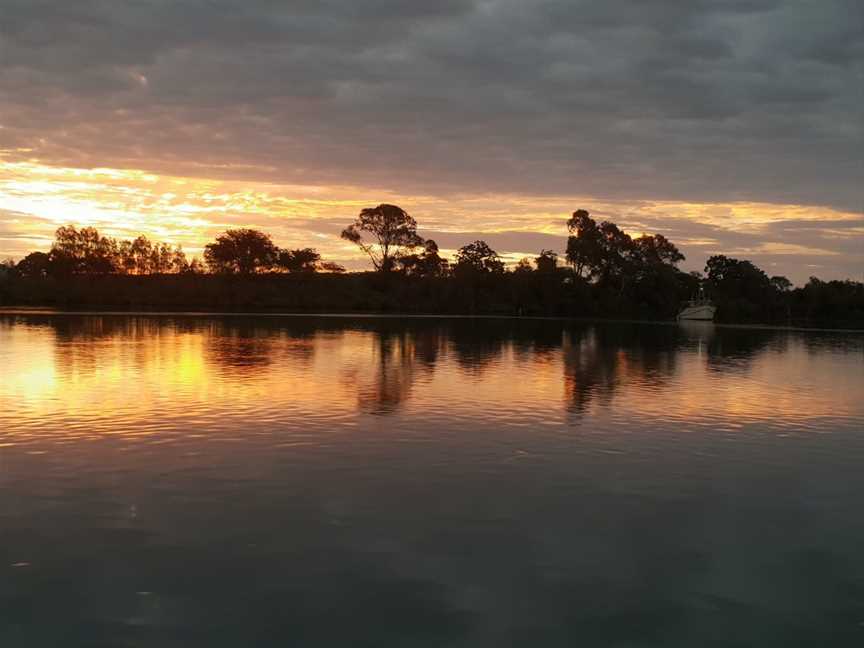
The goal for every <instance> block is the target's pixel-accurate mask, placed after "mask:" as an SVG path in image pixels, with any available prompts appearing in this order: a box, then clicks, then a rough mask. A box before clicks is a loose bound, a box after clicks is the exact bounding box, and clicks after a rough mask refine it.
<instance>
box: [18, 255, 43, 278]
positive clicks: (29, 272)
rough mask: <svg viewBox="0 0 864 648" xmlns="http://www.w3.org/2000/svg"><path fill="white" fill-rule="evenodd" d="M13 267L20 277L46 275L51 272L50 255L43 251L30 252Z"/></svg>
mask: <svg viewBox="0 0 864 648" xmlns="http://www.w3.org/2000/svg"><path fill="white" fill-rule="evenodd" d="M15 269H16V270H17V272H18V274H20V275H21V276H22V277H47V276H48V275H50V274H51V256H50V255H48V254H45V252H31V253H30V254H28V255H27V256H25V257H24V258H23V259H21V260H20V261H19V262H18V265H16V266H15Z"/></svg>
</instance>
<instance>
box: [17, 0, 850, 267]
mask: <svg viewBox="0 0 864 648" xmlns="http://www.w3.org/2000/svg"><path fill="white" fill-rule="evenodd" d="M862 106H864V3H861V2H860V1H859V0H820V1H818V2H816V1H812V2H809V1H804V0H800V1H798V0H785V1H779V0H724V1H720V0H662V1H661V0H604V1H603V2H587V1H578V0H438V1H436V2H402V1H399V0H365V1H364V0H293V1H291V2H281V1H277V0H230V1H229V0H76V1H75V2H69V1H68V0H0V257H13V258H20V257H22V256H23V255H24V254H26V253H27V252H29V251H31V250H34V249H43V250H44V249H47V248H48V247H49V246H50V241H51V238H52V236H53V231H54V229H56V228H57V227H58V226H59V225H64V224H70V223H74V224H78V225H95V226H96V227H98V228H99V229H100V231H103V232H104V233H107V234H110V235H113V236H119V237H134V236H136V235H138V234H139V233H144V234H147V235H148V236H150V237H152V238H157V239H160V240H167V241H170V242H173V243H179V244H182V245H183V247H184V249H186V250H187V252H188V253H189V254H200V251H201V248H202V247H203V245H204V244H205V243H206V242H208V241H209V240H212V239H213V238H214V237H215V235H216V234H218V233H219V232H221V231H223V230H224V229H226V228H230V227H240V226H242V227H255V228H260V229H263V230H264V231H267V232H269V233H270V234H272V236H273V239H274V241H275V242H276V243H277V244H279V245H281V246H283V247H306V246H312V247H316V248H317V249H318V250H319V251H320V252H321V253H322V254H323V255H324V257H325V258H326V259H328V260H333V261H337V262H340V263H343V264H344V265H346V266H347V267H349V268H362V267H365V266H366V265H367V264H366V263H365V262H364V260H363V259H362V256H361V254H360V253H359V251H358V250H356V249H355V248H353V247H352V246H351V244H350V243H347V242H345V241H342V240H340V239H339V232H340V231H341V229H342V228H344V227H345V226H346V225H348V224H349V223H350V222H351V221H352V220H353V218H354V217H355V216H356V215H357V213H358V212H359V211H360V209H361V208H363V207H368V206H374V205H376V204H379V203H382V202H390V203H395V204H398V205H400V206H401V207H403V208H404V209H406V210H407V211H408V212H409V213H410V214H411V215H412V216H414V217H415V218H416V219H417V221H418V223H419V225H420V233H421V234H423V235H424V236H427V237H431V238H434V239H435V240H436V241H438V243H439V245H440V247H441V248H442V249H443V250H444V251H452V250H455V249H456V248H458V247H459V246H461V245H464V244H465V243H469V242H471V241H472V240H474V239H477V238H483V239H485V240H486V241H488V242H489V243H490V244H491V245H492V247H493V248H495V249H496V250H497V251H498V252H499V253H501V254H502V255H503V256H505V258H507V259H508V260H510V261H515V260H516V259H518V258H521V257H522V256H533V255H536V254H537V253H538V252H539V251H540V249H542V248H550V249H555V250H558V251H563V248H564V246H565V244H566V235H567V232H566V227H565V223H566V220H567V218H568V217H569V216H570V214H571V213H572V212H573V211H574V210H576V209H579V208H584V209H588V210H589V211H590V212H591V213H592V216H594V217H595V218H596V219H597V220H612V221H614V222H616V223H618V224H619V225H620V226H622V227H623V228H624V229H625V230H626V231H627V232H629V233H630V234H632V235H639V234H642V233H655V232H656V233H662V234H664V235H665V236H667V237H668V238H670V239H671V240H672V241H673V242H675V243H676V244H677V245H678V246H679V248H680V249H681V251H682V252H683V253H684V254H685V255H686V256H687V261H686V262H684V264H683V267H684V268H685V269H688V270H690V269H701V268H702V266H703V265H704V262H705V259H706V258H707V257H708V256H710V255H712V254H718V253H722V254H727V255H729V256H735V257H738V258H747V259H751V260H753V261H754V262H756V263H757V264H758V265H760V266H761V267H763V268H764V269H765V270H766V272H768V273H769V274H771V275H773V274H783V275H786V276H788V277H789V278H791V279H792V280H793V281H795V282H796V283H799V284H800V283H803V282H805V281H806V280H807V278H808V277H809V276H811V275H816V276H819V277H821V278H823V279H835V278H839V279H844V278H854V279H857V280H862V279H864V189H862V187H864V153H862V151H864V108H862Z"/></svg>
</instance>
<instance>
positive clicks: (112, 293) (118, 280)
mask: <svg viewBox="0 0 864 648" xmlns="http://www.w3.org/2000/svg"><path fill="white" fill-rule="evenodd" d="M668 288H669V287H668V286H667V290H659V289H656V290H651V289H641V290H638V291H632V292H631V296H627V295H621V294H618V293H617V292H615V291H609V290H606V289H604V288H603V287H602V286H598V285H597V284H591V283H588V282H586V281H579V280H576V281H574V280H572V279H571V278H569V277H568V276H567V275H566V274H564V273H550V274H543V273H528V274H524V275H520V274H516V273H507V274H504V275H497V276H477V277H470V278H455V277H432V278H417V277H406V276H403V275H392V276H387V275H381V274H380V273H350V274H344V275H338V274H299V275H291V274H264V275H254V276H246V277H243V276H225V275H207V274H204V275H199V274H174V275H149V276H129V275H103V276H72V277H66V278H52V277H45V278H27V277H19V278H15V279H13V280H7V281H4V282H2V283H0V307H5V308H7V309H8V308H12V307H17V308H25V309H31V308H47V309H57V310H63V311H94V312H95V311H99V312H118V313H127V314H128V313H135V312H142V313H151V312H174V313H202V314H208V313H209V314H220V313H261V314H279V313H282V314H322V315H339V314H344V315H384V316H440V315H448V316H475V317H476V316H500V317H513V316H522V317H567V318H577V319H594V320H597V319H608V320H619V321H620V320H638V321H669V320H674V318H675V314H676V312H677V308H678V304H679V303H680V301H682V300H684V299H686V297H687V295H686V293H685V292H684V289H683V288H682V289H681V290H669V289H668ZM634 293H635V294H636V295H637V297H636V298H634V297H632V295H633V294H634ZM818 297H819V299H818V300H817V299H813V298H812V297H811V296H808V295H807V294H805V291H802V290H797V291H794V292H792V293H787V294H786V295H782V300H778V301H777V302H775V303H771V304H756V303H751V302H748V301H746V300H741V299H739V300H730V299H725V300H722V299H721V300H720V301H719V302H718V306H719V308H718V313H717V321H718V323H724V324H742V325H753V324H761V325H769V326H783V327H789V326H793V327H802V328H832V329H834V328H836V329H847V330H848V329H856V328H858V329H860V328H864V299H858V300H857V301H856V300H855V299H852V300H851V301H850V300H849V299H847V300H846V301H845V302H841V303H836V300H835V302H832V301H831V300H829V299H826V298H825V295H818Z"/></svg>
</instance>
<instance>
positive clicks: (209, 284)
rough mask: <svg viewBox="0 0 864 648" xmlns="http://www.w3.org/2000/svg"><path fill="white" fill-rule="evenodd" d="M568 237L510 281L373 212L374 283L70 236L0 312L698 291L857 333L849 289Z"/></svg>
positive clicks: (539, 305) (384, 306)
mask: <svg viewBox="0 0 864 648" xmlns="http://www.w3.org/2000/svg"><path fill="white" fill-rule="evenodd" d="M566 227H567V231H568V234H569V235H568V238H567V240H566V253H565V255H564V258H563V259H559V257H558V254H557V253H556V252H554V251H552V250H541V251H540V252H539V253H538V254H537V256H536V257H535V258H533V259H529V258H525V259H522V260H521V261H519V262H518V263H517V264H515V266H513V267H512V268H510V269H508V268H507V267H506V265H505V263H504V261H503V259H502V258H501V257H500V255H499V254H498V253H497V252H496V251H495V250H493V249H492V248H491V247H490V246H489V245H488V243H486V242H485V241H482V240H477V241H473V242H470V243H467V244H466V245H464V246H462V247H461V248H459V250H458V251H457V252H456V255H455V257H454V258H453V259H452V260H449V259H446V258H444V257H442V256H441V254H440V250H439V248H438V245H437V244H436V242H435V241H433V240H431V239H429V240H427V239H424V238H423V237H421V236H420V235H419V234H418V232H417V222H416V221H415V220H414V219H413V218H412V217H411V216H410V215H409V214H408V213H407V212H405V211H404V210H403V209H401V208H400V207H398V206H396V205H388V204H382V205H378V206H377V207H372V208H366V209H363V210H362V211H361V212H360V214H359V215H358V217H357V218H356V219H355V221H354V222H353V223H351V224H350V225H349V226H348V227H346V228H345V229H344V230H343V232H342V238H343V239H345V240H346V241H350V242H352V243H354V244H355V245H357V246H358V248H359V249H360V250H361V251H362V252H363V253H364V254H365V255H367V256H368V257H369V259H370V261H371V263H372V266H373V268H374V271H373V272H352V273H345V271H344V268H342V267H341V266H339V265H338V264H336V263H332V262H327V261H325V260H323V259H322V258H321V255H320V254H319V253H318V252H317V250H315V249H313V248H301V249H282V248H279V247H278V246H277V245H276V244H275V243H274V242H273V240H272V239H271V238H270V236H269V235H268V234H266V233H264V232H260V231H257V230H254V229H232V230H228V231H226V232H224V233H222V234H220V235H219V236H218V237H217V238H216V240H215V241H213V242H211V243H209V244H207V245H206V247H205V248H204V255H203V257H204V258H203V260H199V259H197V258H194V259H192V260H191V261H190V260H188V259H187V258H186V255H185V254H184V252H183V250H182V249H181V248H180V247H179V246H172V245H170V244H167V243H160V242H151V241H150V240H148V239H147V238H146V237H143V236H140V237H138V238H137V239H135V240H134V241H118V240H116V239H112V238H109V237H105V236H102V235H100V234H99V232H98V231H97V230H96V229H94V228H92V227H85V228H82V229H76V228H75V227H73V226H67V227H61V228H60V229H58V230H57V234H56V240H55V242H54V244H53V245H52V246H51V249H50V250H49V251H48V252H32V253H30V254H28V255H27V256H26V257H24V258H23V259H22V260H21V261H19V262H18V263H14V262H11V261H7V262H5V264H3V266H2V269H0V304H4V305H38V306H57V307H63V308H94V307H112V308H130V309H131V308H142V309H151V308H162V309H204V310H208V309H209V310H218V309H225V310H244V309H245V310H282V311H292V312H384V313H400V312H401V313H441V314H498V315H543V316H570V317H606V318H634V319H669V318H673V317H674V316H675V314H676V313H677V311H678V309H679V307H680V304H681V303H682V302H683V301H685V300H687V299H689V298H691V297H693V296H694V294H696V293H697V292H698V291H699V290H700V289H702V290H704V291H705V293H706V294H707V295H708V296H709V297H710V298H711V299H713V300H714V302H715V303H716V304H717V306H718V312H717V319H718V320H719V321H727V322H764V323H782V324H788V323H794V324H813V325H832V326H860V325H862V324H864V284H861V283H858V282H853V281H827V282H825V281H821V280H819V279H816V278H811V279H810V281H809V282H808V283H807V284H806V285H805V286H804V287H801V288H793V286H792V284H791V282H790V281H789V280H788V279H787V278H785V277H781V276H774V277H769V276H768V275H767V274H766V273H765V272H764V271H763V270H761V269H760V268H758V267H757V266H756V265H754V264H753V263H752V262H750V261H746V260H738V259H734V258H731V257H726V256H723V255H715V256H712V257H711V258H709V259H708V262H707V264H706V266H705V271H704V274H703V273H695V272H691V273H687V272H684V271H682V270H681V269H679V268H678V264H679V263H680V262H682V261H684V255H683V254H681V252H680V251H679V250H678V248H677V247H676V246H675V245H674V244H673V243H672V242H671V241H669V240H668V239H666V238H665V237H664V236H662V235H660V234H655V235H643V236H639V237H636V238H633V237H631V236H630V235H629V234H627V233H626V232H624V231H623V230H621V229H620V228H619V227H618V226H617V225H616V224H615V223H612V222H610V221H603V222H599V223H598V222H596V221H595V220H594V219H592V218H591V215H590V214H589V213H588V212H587V211H585V210H584V209H580V210H577V211H576V212H574V213H573V215H572V217H571V218H570V219H569V220H567V221H566Z"/></svg>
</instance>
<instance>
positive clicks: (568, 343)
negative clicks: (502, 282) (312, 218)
mask: <svg viewBox="0 0 864 648" xmlns="http://www.w3.org/2000/svg"><path fill="white" fill-rule="evenodd" d="M0 645H2V646H9V647H10V648H11V647H14V648H23V647H30V646H52V647H53V646H62V647H64V648H65V647H71V646H94V647H96V646H98V647H103V646H104V647H109V646H110V647H114V646H123V647H125V646H148V647H149V646H153V647H157V646H158V647H159V648H171V647H174V646H178V647H179V646H183V647H185V646H202V647H205V646H206V647H221V646H226V647H227V646H231V647H243V646H369V647H372V646H376V647H377V646H399V647H403V646H407V647H410V646H496V647H499V646H502V647H503V646H531V647H532V648H536V647H539V646H562V647H564V646H567V647H570V646H588V647H593V646H616V647H618V646H622V647H623V646H627V647H631V646H681V647H691V646H730V647H731V646H760V647H766V646H783V647H784V648H788V647H790V646H861V645H864V335H862V334H856V333H831V332H800V331H799V332H796V331H779V330H771V329H748V328H724V327H715V326H713V325H710V324H708V325H693V326H687V327H684V326H679V325H670V324H620V323H619V324H614V323H583V322H566V321H553V320H507V319H435V318H425V319H400V318H353V317H326V318H325V317H284V316H224V317H203V316H188V315H149V316H121V315H69V314H21V313H19V314H15V313H8V312H7V313H5V314H2V315H0Z"/></svg>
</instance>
